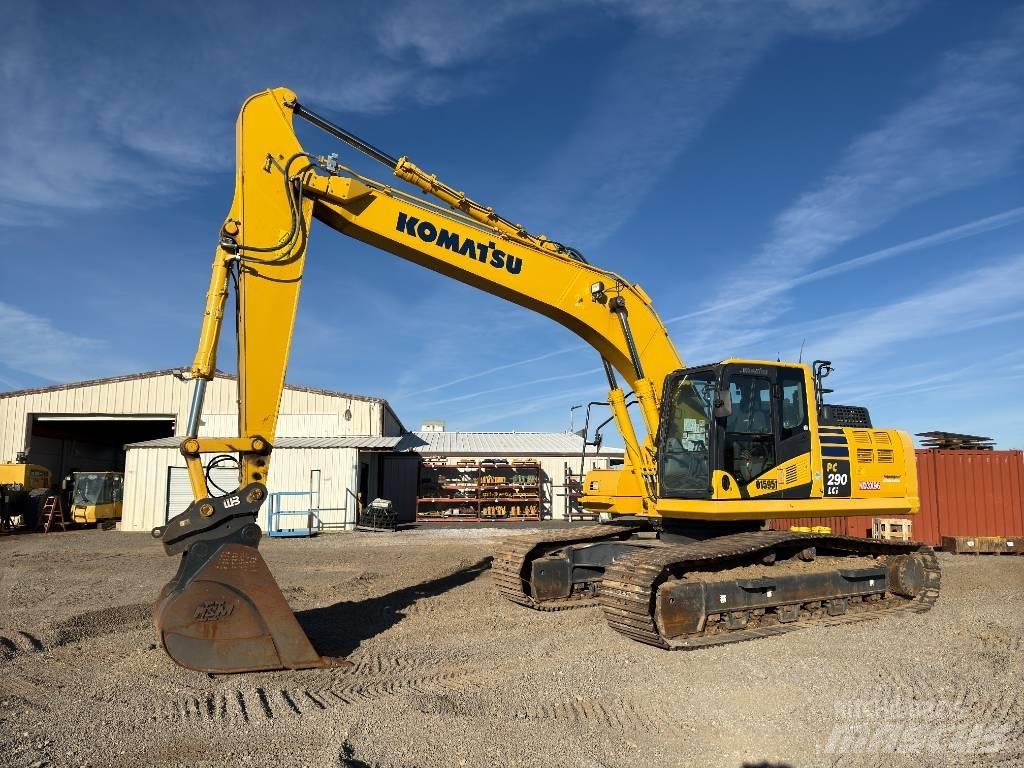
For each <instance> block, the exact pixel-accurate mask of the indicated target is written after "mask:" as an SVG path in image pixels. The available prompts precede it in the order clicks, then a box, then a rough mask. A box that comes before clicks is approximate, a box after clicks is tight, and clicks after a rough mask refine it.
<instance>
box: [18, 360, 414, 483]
mask: <svg viewBox="0 0 1024 768" xmlns="http://www.w3.org/2000/svg"><path fill="white" fill-rule="evenodd" d="M190 397H191V382H188V381H184V380H182V379H180V378H178V377H177V376H174V375H173V374H169V373H168V374H162V375H158V376H146V377H142V378H134V379H133V378H125V379H120V380H112V381H109V382H106V383H102V382H101V383H97V384H94V385H91V386H82V387H70V388H67V389H58V390H53V391H49V392H36V393H30V394H25V395H16V396H13V397H3V398H0V463H2V462H12V461H14V458H15V456H16V455H17V453H18V452H19V451H23V450H25V448H26V446H27V443H28V416H29V414H77V415H82V414H109V415H115V414H132V415H143V414H153V415H158V416H173V417H174V418H175V420H176V424H177V428H176V430H175V434H178V435H180V434H183V433H184V429H185V422H186V420H187V418H188V407H189V399H190ZM237 403H238V382H237V381H235V380H234V379H225V378H220V379H214V380H213V381H212V382H211V383H210V385H209V386H208V387H207V390H206V401H205V404H204V408H203V411H204V413H205V414H209V419H210V421H211V424H210V426H211V427H212V426H214V422H215V423H216V428H217V429H221V428H228V427H229V428H230V432H229V433H227V434H222V435H220V436H221V437H230V436H232V435H235V434H237V426H236V425H237V421H236V420H237V413H238V405H237ZM384 410H386V409H384V405H383V403H381V402H376V401H372V400H361V399H357V398H348V397H343V396H337V395H328V394H324V393H321V392H307V391H305V390H301V389H287V388H286V389H285V390H284V394H283V395H282V397H281V413H282V414H285V417H284V418H283V419H282V421H281V425H280V429H279V430H278V435H279V436H280V437H309V436H315V435H314V433H317V434H318V433H319V432H322V431H323V430H324V429H325V428H326V427H325V424H330V428H331V430H333V431H332V432H331V436H332V437H333V436H335V435H378V434H380V433H381V427H382V421H383V422H384V424H383V426H384V428H385V429H392V430H398V427H397V422H396V421H395V419H394V417H393V416H391V415H388V418H384V413H382V411H384ZM346 412H347V413H350V414H351V418H345V413H346ZM288 429H294V430H297V431H298V432H300V433H302V434H294V435H292V434H289V432H288V431H287V430H288ZM207 431H208V430H204V432H207ZM307 432H308V433H309V434H306V433H307ZM386 434H398V431H394V432H391V433H386Z"/></svg>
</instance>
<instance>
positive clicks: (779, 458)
mask: <svg viewBox="0 0 1024 768" xmlns="http://www.w3.org/2000/svg"><path fill="white" fill-rule="evenodd" d="M722 386H723V389H725V390H727V391H728V393H729V397H730V399H731V401H732V402H731V405H732V413H730V414H729V415H728V416H727V417H725V418H721V419H718V425H717V426H718V430H717V431H718V438H719V439H718V440H717V441H716V442H717V446H718V451H717V453H718V455H717V463H718V466H719V467H721V468H722V470H723V471H725V472H727V473H729V475H730V476H731V477H732V478H733V479H734V480H735V481H736V484H737V485H738V486H739V489H740V493H741V495H742V496H744V497H749V498H760V499H805V498H809V497H810V492H811V459H810V450H811V435H810V432H809V431H808V422H807V393H806V387H805V384H804V377H803V369H801V368H789V367H785V366H776V365H768V364H763V365H762V364H753V363H751V364H742V363H736V364H731V365H728V366H726V368H725V369H724V372H723V377H722Z"/></svg>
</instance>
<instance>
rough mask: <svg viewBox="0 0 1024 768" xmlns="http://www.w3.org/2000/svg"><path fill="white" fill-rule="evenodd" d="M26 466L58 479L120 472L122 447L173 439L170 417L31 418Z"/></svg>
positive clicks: (122, 460) (121, 469) (122, 454)
mask: <svg viewBox="0 0 1024 768" xmlns="http://www.w3.org/2000/svg"><path fill="white" fill-rule="evenodd" d="M29 418H30V423H29V441H28V457H27V460H28V462H29V463H30V464H42V465H43V466H44V467H47V468H48V469H49V470H50V471H51V472H52V473H53V478H54V480H56V479H57V478H61V477H63V476H64V475H66V474H67V473H68V472H71V471H78V472H123V471H124V446H125V445H126V444H127V443H138V442H141V441H143V440H155V439H156V438H158V437H172V436H173V435H174V424H175V419H174V416H153V415H149V414H147V415H142V416H130V415H124V414H117V415H111V416H104V415H89V416H75V415H61V414H53V415H49V414H32V415H31V416H30V417H29Z"/></svg>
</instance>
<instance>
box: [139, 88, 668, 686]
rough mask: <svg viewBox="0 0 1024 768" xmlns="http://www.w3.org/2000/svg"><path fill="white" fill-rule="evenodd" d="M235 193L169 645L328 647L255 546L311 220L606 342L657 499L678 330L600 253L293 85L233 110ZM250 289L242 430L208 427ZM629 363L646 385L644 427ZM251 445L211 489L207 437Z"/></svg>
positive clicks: (632, 463) (228, 448) (270, 655)
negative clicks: (567, 241)
mask: <svg viewBox="0 0 1024 768" xmlns="http://www.w3.org/2000/svg"><path fill="white" fill-rule="evenodd" d="M295 117H300V118H303V119H306V120H308V121H309V122H311V123H313V124H314V125H317V126H318V127H320V128H322V129H324V130H326V131H327V132H328V133H331V134H332V135H334V136H335V137H337V138H340V139H342V140H343V141H345V142H347V143H348V144H350V145H352V146H354V147H356V148H357V149H359V150H361V151H363V152H365V153H366V154H368V155H370V156H371V157H373V158H374V159H376V160H378V161H380V162H381V163H383V164H385V165H387V166H389V167H390V168H391V170H392V172H393V173H394V175H395V176H396V177H398V178H399V179H401V180H403V181H405V182H408V183H410V184H412V185H414V186H416V187H418V188H419V189H420V190H422V192H424V193H426V194H427V195H429V196H431V197H433V198H434V199H435V200H437V201H438V202H437V203H434V202H432V201H430V200H429V199H423V198H422V197H421V196H414V195H411V194H409V193H406V192H403V191H401V190H399V189H396V188H394V187H392V186H390V185H387V184H383V183H381V182H378V181H374V180H372V179H369V178H367V177H365V176H362V175H359V174H357V173H355V172H354V171H352V170H350V169H348V168H345V167H344V166H341V165H339V164H338V163H337V160H336V156H334V155H332V156H329V157H323V156H314V155H311V154H308V153H306V152H305V151H304V150H303V148H302V146H301V145H300V143H299V141H298V138H297V137H296V135H295V131H294V127H293V121H294V119H295ZM236 143H237V157H236V178H235V195H234V200H233V202H232V205H231V209H230V211H229V213H228V216H227V218H226V220H225V222H224V225H223V228H222V231H221V239H220V242H219V243H218V247H217V250H216V253H215V256H214V261H213V269H212V275H211V280H210V287H209V291H208V293H207V297H206V306H205V315H204V318H203V324H202V330H201V333H200V340H199V347H198V350H197V353H196V358H195V361H194V364H193V367H192V377H193V380H194V384H193V387H194V388H193V396H192V405H191V408H190V411H189V418H188V425H187V435H186V437H185V439H184V440H183V442H182V445H181V451H182V454H183V455H184V457H185V460H186V464H187V466H188V470H189V478H190V481H191V485H192V490H193V495H194V497H195V501H194V502H193V503H192V504H191V505H190V506H189V508H188V509H187V510H186V511H185V512H183V513H181V514H180V515H177V516H176V517H174V518H173V519H171V520H170V521H168V523H167V524H166V525H165V526H161V527H159V528H156V529H154V531H153V534H154V536H155V537H156V538H159V539H160V540H161V541H162V543H163V544H164V547H165V549H166V550H167V552H168V553H169V554H181V555H182V562H181V567H180V568H179V571H178V574H177V575H176V576H175V578H174V579H173V580H172V581H171V583H169V584H168V585H167V587H165V589H164V591H163V593H162V594H161V598H160V600H159V601H158V603H157V605H156V607H155V621H156V624H157V627H158V629H160V631H161V637H162V639H163V641H164V647H165V648H166V649H167V651H168V653H169V654H170V655H171V656H172V657H173V658H174V659H175V660H176V661H178V662H179V663H181V664H183V665H184V666H188V667H191V668H195V669H202V670H205V671H218V672H226V671H245V670H252V669H273V668H280V667H289V668H304V667H310V666H324V665H329V664H331V663H333V662H332V660H330V659H325V658H322V657H320V656H319V655H318V654H317V653H316V652H315V651H314V650H313V648H312V646H311V645H310V643H309V641H308V639H307V638H306V637H305V634H304V633H303V632H302V630H301V628H300V627H299V626H298V623H297V622H296V620H295V618H294V616H293V615H292V614H291V611H290V610H289V609H288V606H287V603H286V601H285V600H284V597H283V595H281V592H280V589H279V588H278V587H277V584H276V582H274V580H273V577H272V576H271V575H270V572H269V570H268V569H267V568H266V565H265V563H264V562H263V560H262V557H260V556H259V554H258V551H257V549H256V545H257V544H258V541H259V537H260V535H261V534H260V530H259V528H258V526H256V524H255V519H256V515H257V513H258V511H259V508H260V505H261V504H262V503H263V501H264V500H265V498H266V482H267V477H268V474H269V472H270V465H271V458H272V451H273V444H274V440H275V437H276V429H277V418H278V409H279V405H280V401H281V393H282V390H283V388H284V382H285V373H286V369H287V363H288V355H289V350H290V346H291V340H292V335H293V331H294V325H295V314H296V310H297V306H298V299H299V290H300V287H301V283H302V276H303V270H304V267H305V260H306V252H307V243H308V236H309V231H310V227H311V225H312V221H313V219H316V220H318V221H320V222H323V223H325V224H327V225H328V226H330V227H331V228H333V229H335V230H337V231H339V232H341V233H343V234H345V235H348V236H350V237H353V238H355V239H357V240H361V241H363V242H365V243H368V244H369V245H371V246H374V247H376V248H379V249H381V250H384V251H388V252H390V253H393V254H395V255H396V256H399V257H401V258H403V259H406V260H408V261H412V262H414V263H417V264H420V265H421V266H424V267H427V268H428V269H431V270H433V271H435V272H439V273H441V274H444V275H447V276H449V277H452V278H454V279H456V280H459V281H461V282H463V283H466V284H468V285H472V286H474V287H477V288H479V289H481V290H484V291H486V292H488V293H491V294H493V295H495V296H499V297H501V298H503V299H506V300H508V301H511V302H513V303H515V304H518V305H520V306H523V307H526V308H528V309H532V310H534V311H536V312H539V313H541V314H543V315H546V316H547V317H549V318H551V319H552V320H554V321H556V322H558V323H560V324H561V325H563V326H564V327H566V328H568V329H569V330H571V331H573V332H574V333H575V334H577V335H578V336H579V337H580V338H582V339H583V340H584V341H586V342H587V343H588V344H590V345H591V346H592V347H593V348H594V349H596V350H597V352H598V354H599V355H600V357H601V359H602V361H603V363H604V368H605V372H606V375H607V379H608V385H609V404H610V406H611V409H612V413H613V415H614V418H615V420H616V424H617V426H618V428H619V431H620V433H621V434H622V437H623V440H624V442H625V446H626V453H627V458H628V462H627V465H626V468H625V469H624V470H623V473H624V474H625V475H628V476H629V477H630V478H631V481H630V482H628V483H624V484H622V487H630V488H634V489H636V491H637V493H636V495H637V496H638V497H639V498H640V501H641V503H642V504H644V505H648V504H653V503H654V500H655V498H656V491H655V472H656V463H655V456H654V449H653V440H652V436H653V435H655V434H656V433H657V430H658V418H659V417H658V411H659V408H658V405H659V404H658V399H659V395H660V390H661V386H662V383H663V381H664V379H665V377H666V376H667V375H668V374H669V373H671V372H672V371H674V370H677V369H679V368H681V367H682V365H683V363H682V360H681V359H680V357H679V355H678V353H677V352H676V350H675V347H674V346H673V345H672V342H671V339H670V338H669V336H668V333H667V331H666V329H665V327H664V325H663V324H662V322H661V321H660V319H659V318H658V316H657V314H656V313H655V311H654V309H653V307H652V306H651V302H650V299H649V298H648V296H647V295H646V294H645V293H644V291H643V290H642V289H641V288H640V287H639V286H637V285H633V284H631V283H629V282H628V281H626V280H624V279H623V278H621V277H619V276H618V275H616V274H614V273H611V272H609V271H607V270H603V269H599V268H597V267H595V266H593V265H591V264H588V263H587V262H586V261H585V260H584V259H583V258H582V256H580V255H579V254H578V253H577V252H576V251H574V250H573V249H571V248H568V247H566V246H563V245H561V244H559V243H557V242H555V241H552V240H549V239H547V238H545V237H543V236H536V235H532V234H530V233H529V232H528V231H527V230H525V229H524V228H523V227H521V226H519V225H516V224H513V223H512V222H510V221H509V220H507V219H505V218H503V217H501V216H499V215H498V214H496V213H495V212H494V211H493V210H492V209H490V208H487V207H484V206H482V205H480V204H479V203H476V202H474V201H473V200H471V199H469V198H467V197H466V196H465V195H464V194H462V193H461V192H458V191H456V190H454V189H453V188H451V187H449V186H447V185H446V184H444V183H442V182H440V181H438V180H437V178H436V177H434V176H432V175H428V174H427V173H425V172H424V171H422V170H421V169H419V168H418V167H417V166H416V165H414V164H413V163H412V162H410V161H409V160H408V159H407V158H400V159H396V158H393V157H391V156H389V155H387V154H385V153H384V152H381V151H380V150H378V149H376V148H374V147H372V146H370V145H368V144H366V143H365V142H363V141H361V140H360V139H358V138H356V137H355V136H353V135H352V134H349V133H348V132H346V131H344V130H343V129H341V128H339V127H337V126H334V125H332V124H331V123H329V122H328V121H326V120H325V119H323V118H322V117H320V116H319V115H317V114H315V113H313V112H311V111H309V110H307V109H305V108H304V107H302V106H301V105H300V104H299V103H298V100H297V98H296V96H295V94H294V93H292V92H291V91H289V90H287V89H284V88H275V89H271V90H267V91H264V92H261V93H258V94H255V95H253V96H252V97H250V98H249V99H248V100H247V101H246V102H245V104H244V106H243V107H242V110H241V113H240V115H239V117H238V122H237V126H236ZM233 285H234V286H235V287H236V289H237V302H238V303H237V309H238V311H237V317H236V318H235V322H236V324H237V336H238V343H237V349H238V387H239V392H238V397H239V432H238V436H237V437H206V436H202V437H201V436H199V424H200V417H201V414H202V405H203V395H204V392H205V386H206V383H207V382H208V381H210V380H211V379H212V378H213V377H214V374H215V370H216V359H217V346H218V341H219V338H220V333H221V329H222V325H223V322H224V317H225V314H226V309H227V306H228V302H227V299H228V296H229V294H230V289H231V288H232V286H233ZM616 372H617V373H618V375H621V377H622V378H623V379H624V380H625V382H626V384H627V385H628V387H629V388H630V389H631V390H632V393H633V394H634V395H635V397H636V399H637V402H638V404H639V407H640V411H641V413H642V417H643V420H644V426H645V430H646V436H645V438H644V439H643V440H642V441H641V440H640V439H638V437H637V434H636V430H635V429H634V426H633V423H632V421H631V419H630V414H629V412H628V410H627V407H626V398H627V395H626V393H625V392H624V391H623V388H622V387H621V386H620V385H619V384H618V381H617V377H616ZM213 453H217V454H224V453H228V454H238V456H239V457H240V464H241V466H240V485H239V488H238V490H237V491H236V492H235V493H233V494H228V495H227V496H223V497H212V496H211V493H210V490H209V487H208V484H207V479H206V471H205V469H204V465H203V459H202V457H203V455H204V454H207V455H208V454H213Z"/></svg>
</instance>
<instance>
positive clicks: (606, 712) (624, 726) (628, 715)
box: [507, 698, 662, 734]
mask: <svg viewBox="0 0 1024 768" xmlns="http://www.w3.org/2000/svg"><path fill="white" fill-rule="evenodd" d="M507 716H509V717H511V718H513V719H521V720H522V719H525V720H545V721H556V722H557V721H567V722H571V723H576V724H593V725H594V726H596V727H599V728H605V729H611V730H615V731H623V732H634V733H636V732H639V733H648V734H657V733H661V732H662V728H661V726H660V724H659V723H658V721H657V719H656V718H655V717H653V716H652V715H651V714H650V713H647V712H646V711H645V710H644V709H643V708H642V707H640V706H638V705H637V704H635V703H633V702H629V701H622V700H609V699H594V698H589V699H588V698H573V699H565V700H562V701H555V702H549V703H545V704H535V705H528V706H526V707H523V708H520V709H513V710H512V711H511V712H509V713H507Z"/></svg>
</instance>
